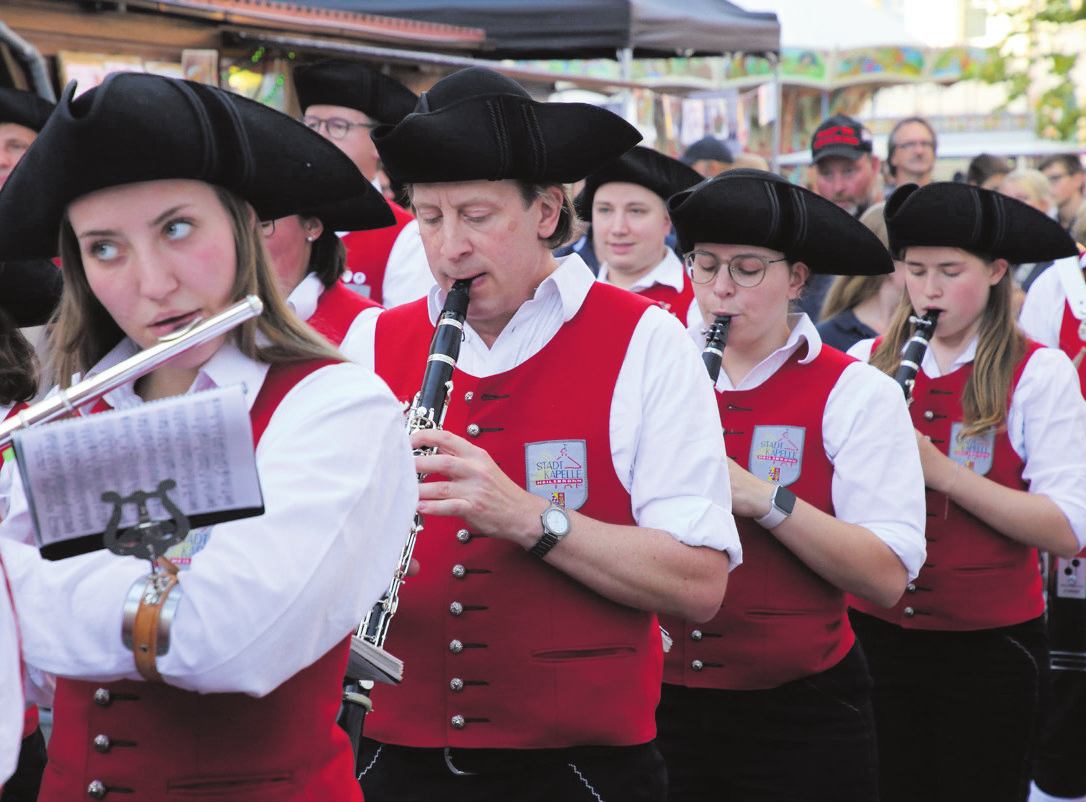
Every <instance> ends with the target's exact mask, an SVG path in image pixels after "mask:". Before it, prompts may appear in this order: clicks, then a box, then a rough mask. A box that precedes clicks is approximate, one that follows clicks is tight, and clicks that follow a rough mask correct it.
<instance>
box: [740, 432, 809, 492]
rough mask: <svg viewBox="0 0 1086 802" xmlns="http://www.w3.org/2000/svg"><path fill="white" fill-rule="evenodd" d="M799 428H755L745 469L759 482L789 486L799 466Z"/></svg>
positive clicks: (800, 454)
mask: <svg viewBox="0 0 1086 802" xmlns="http://www.w3.org/2000/svg"><path fill="white" fill-rule="evenodd" d="M806 432H807V430H806V429H805V428H804V427H803V426H755V427H754V436H753V437H752V438H751V441H750V463H749V465H748V466H747V470H749V471H750V472H751V473H752V474H754V475H755V476H757V477H758V478H759V479H764V480H766V481H767V482H773V483H774V484H778V485H790V484H792V482H794V481H796V479H798V478H799V474H800V470H801V469H802V467H803V438H804V436H805V435H806Z"/></svg>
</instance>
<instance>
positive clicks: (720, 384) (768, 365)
mask: <svg viewBox="0 0 1086 802" xmlns="http://www.w3.org/2000/svg"><path fill="white" fill-rule="evenodd" d="M788 328H789V334H788V339H787V340H786V341H785V343H784V345H782V346H781V347H780V348H778V349H777V350H776V351H774V352H773V353H772V354H770V355H769V356H767V357H766V358H765V359H763V360H762V361H761V362H759V363H758V364H757V365H755V366H754V369H753V370H751V371H750V373H748V374H747V375H746V376H744V377H743V380H742V381H741V382H740V383H739V386H738V387H733V386H732V382H731V379H729V378H728V374H727V373H726V372H725V371H723V370H721V371H720V376H719V377H717V382H716V388H717V390H720V391H721V392H723V391H725V390H751V389H753V388H755V387H757V386H758V385H760V384H762V382H764V381H765V380H766V379H768V378H769V377H770V376H772V375H773V374H774V373H776V372H777V371H778V370H779V369H780V368H781V366H782V365H783V364H784V363H785V362H787V361H788V360H789V359H790V358H791V357H792V354H794V353H795V352H796V351H797V350H799V348H800V347H801V346H802V345H804V344H806V346H807V353H806V354H805V355H804V356H803V358H802V359H800V360H799V362H800V364H801V365H805V364H807V363H808V362H810V361H812V360H813V359H814V358H815V357H817V356H818V354H819V353H820V352H821V351H822V338H821V337H820V336H819V335H818V329H816V328H815V325H814V323H812V322H811V319H810V318H809V317H807V315H806V314H804V313H802V312H800V313H793V314H789V315H788ZM687 331H688V332H689V333H690V337H691V338H692V339H693V340H694V342H695V343H696V344H697V346H698V348H700V349H704V348H705V335H706V333H707V329H706V328H705V327H704V325H697V326H691V327H689V328H688V329H687ZM724 347H725V348H727V345H725V346H724Z"/></svg>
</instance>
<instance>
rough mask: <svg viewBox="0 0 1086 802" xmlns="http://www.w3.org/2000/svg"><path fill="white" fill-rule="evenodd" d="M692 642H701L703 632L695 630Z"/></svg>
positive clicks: (691, 637)
mask: <svg viewBox="0 0 1086 802" xmlns="http://www.w3.org/2000/svg"><path fill="white" fill-rule="evenodd" d="M690 640H701V630H700V629H695V630H694V631H693V632H691V633H690Z"/></svg>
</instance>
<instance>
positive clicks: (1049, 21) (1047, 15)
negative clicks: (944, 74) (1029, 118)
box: [976, 0, 1086, 140]
mask: <svg viewBox="0 0 1086 802" xmlns="http://www.w3.org/2000/svg"><path fill="white" fill-rule="evenodd" d="M1006 13H1007V16H1008V17H1009V18H1010V20H1011V30H1010V33H1009V34H1008V35H1007V36H1006V38H1004V40H1003V41H1002V42H1000V43H999V44H998V45H996V46H995V47H992V48H990V49H989V51H988V58H987V59H986V60H985V61H984V63H983V64H982V65H981V66H980V67H979V69H978V70H977V75H976V77H978V78H980V79H981V80H984V81H987V82H988V83H993V84H997V83H998V84H1005V86H1006V89H1007V101H1006V103H1004V104H1003V106H1002V107H1000V109H998V111H1002V110H1003V109H1005V108H1006V107H1007V105H1009V104H1010V103H1011V102H1012V101H1014V100H1017V99H1018V98H1022V97H1025V98H1026V99H1027V100H1028V101H1029V104H1030V111H1032V112H1033V113H1034V114H1035V115H1036V120H1037V133H1038V134H1040V135H1041V136H1043V137H1046V138H1049V139H1060V140H1075V139H1079V140H1081V139H1083V136H1082V134H1083V130H1082V129H1083V126H1084V124H1086V109H1084V108H1083V106H1082V104H1081V103H1080V101H1079V98H1078V96H1077V95H1076V92H1075V84H1074V81H1073V78H1072V75H1071V71H1072V70H1073V69H1074V67H1075V65H1076V64H1077V63H1078V58H1079V53H1078V52H1059V51H1057V50H1055V49H1054V42H1053V36H1054V35H1055V34H1056V33H1057V32H1058V31H1060V30H1061V29H1065V27H1066V26H1070V25H1075V26H1076V27H1078V28H1080V29H1082V28H1086V3H1084V2H1083V0H1021V2H1019V4H1018V6H1017V8H1014V9H1013V10H1010V11H1008V12H1006Z"/></svg>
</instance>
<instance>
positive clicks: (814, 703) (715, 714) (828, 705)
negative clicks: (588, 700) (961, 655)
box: [656, 646, 878, 802]
mask: <svg viewBox="0 0 1086 802" xmlns="http://www.w3.org/2000/svg"><path fill="white" fill-rule="evenodd" d="M870 693H871V678H870V676H869V675H868V672H867V665H866V662H865V660H864V655H863V650H862V649H860V648H859V647H858V646H857V647H853V648H852V650H851V651H850V652H849V653H848V654H847V655H845V658H844V659H843V660H842V661H841V662H840V663H838V664H837V665H836V666H834V667H833V668H831V669H829V670H827V671H824V672H822V673H820V674H815V675H813V676H810V677H804V678H803V679H798V680H795V681H793V682H788V683H785V684H784V685H781V686H780V687H778V688H771V689H768V690H758V691H735V690H716V689H711V688H686V687H683V686H678V685H664V688H663V696H662V698H661V701H660V707H659V708H658V709H657V711H656V723H657V727H658V732H657V737H656V742H657V743H658V744H659V746H660V751H661V752H663V754H664V759H665V760H666V761H667V770H668V799H669V800H676V801H677V800H698V802H703V801H704V800H710V799H711V800H721V801H722V802H733V801H735V800H767V801H768V800H773V802H783V800H804V801H806V800H827V801H828V800H833V801H834V802H844V800H874V799H876V798H877V796H878V789H877V786H876V765H875V760H876V749H875V740H874V722H873V720H872V714H871V704H870Z"/></svg>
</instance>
